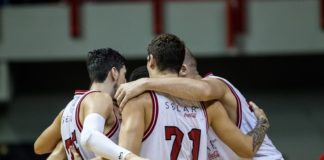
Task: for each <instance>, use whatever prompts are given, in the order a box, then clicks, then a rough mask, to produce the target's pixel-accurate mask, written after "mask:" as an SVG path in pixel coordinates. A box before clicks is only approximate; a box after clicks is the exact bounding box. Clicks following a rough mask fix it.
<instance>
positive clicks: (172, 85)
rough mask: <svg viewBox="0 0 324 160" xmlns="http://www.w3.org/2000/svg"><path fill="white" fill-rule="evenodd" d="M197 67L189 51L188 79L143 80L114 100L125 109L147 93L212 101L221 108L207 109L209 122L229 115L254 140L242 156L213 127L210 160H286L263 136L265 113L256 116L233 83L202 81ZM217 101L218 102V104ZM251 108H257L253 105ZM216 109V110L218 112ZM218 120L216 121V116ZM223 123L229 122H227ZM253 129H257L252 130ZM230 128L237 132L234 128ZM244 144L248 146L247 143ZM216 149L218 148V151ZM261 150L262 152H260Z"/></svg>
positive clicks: (214, 79)
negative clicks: (125, 106)
mask: <svg viewBox="0 0 324 160" xmlns="http://www.w3.org/2000/svg"><path fill="white" fill-rule="evenodd" d="M196 66H197V62H196V60H195V58H194V57H193V56H192V54H191V53H190V51H189V50H188V49H186V58H185V61H184V64H183V66H182V68H181V71H180V72H179V74H180V76H183V77H188V78H176V77H172V78H154V79H140V80H138V81H135V82H131V83H128V84H125V85H122V86H120V87H119V89H118V90H117V92H116V95H115V97H116V98H117V101H118V103H120V107H123V105H124V104H125V102H127V101H128V99H130V98H132V97H134V96H136V95H138V94H139V93H142V92H144V91H145V90H155V91H159V92H164V93H168V94H170V95H173V96H178V97H180V98H184V99H189V100H197V101H209V102H208V103H207V105H210V103H212V105H215V106H217V105H218V106H221V107H208V109H207V111H208V116H209V117H208V118H210V117H214V114H216V113H217V114H218V115H219V116H223V117H226V114H225V113H227V115H228V117H227V118H228V119H229V120H230V121H232V123H233V124H236V126H237V128H239V129H240V130H241V132H243V133H244V134H247V135H250V138H252V139H253V140H251V141H250V144H251V145H248V146H247V147H248V148H247V149H248V151H249V152H246V151H244V152H245V153H244V152H243V153H244V154H242V151H241V150H242V147H240V146H238V145H235V144H233V143H235V142H233V141H232V140H233V139H232V140H231V139H228V137H229V135H226V134H225V135H224V134H223V133H224V132H222V131H221V130H219V129H217V128H219V126H217V125H216V126H214V128H213V125H211V127H212V128H213V130H209V157H214V158H215V159H217V158H222V159H238V156H241V157H251V156H254V159H283V158H282V155H281V153H280V152H279V151H278V150H277V149H276V148H275V146H274V145H273V144H272V142H271V140H270V139H269V138H268V136H264V134H265V132H266V130H267V129H268V127H269V124H268V122H267V118H266V116H265V115H263V111H262V110H261V111H260V112H261V114H259V113H256V116H255V115H254V114H253V112H252V111H251V109H250V108H249V104H248V103H247V102H246V100H245V98H244V97H243V95H242V94H241V93H240V92H239V91H238V90H237V89H236V88H235V87H234V86H233V85H232V84H231V83H230V82H228V81H227V80H225V79H223V78H221V77H217V76H212V75H209V76H208V77H206V78H204V79H201V76H200V75H199V74H198V71H197V68H196ZM189 78H191V79H189ZM213 100H214V102H213ZM215 100H218V102H216V101H215ZM213 103H214V104H213ZM251 105H252V106H255V105H254V104H251ZM255 107H256V106H255ZM215 108H217V109H216V110H215ZM222 112H223V114H222ZM258 112H259V111H258ZM215 117H216V118H217V116H215ZM211 121H212V120H210V122H211ZM224 122H227V121H226V118H225V120H224ZM227 125H228V126H230V125H231V124H229V123H227ZM220 126H222V125H220ZM254 126H256V127H255V128H254V129H253V127H254ZM229 128H231V129H234V128H233V127H229ZM214 132H216V133H217V134H215V133H214ZM231 133H234V132H231ZM216 135H217V136H216ZM218 136H219V137H218ZM236 137H237V136H236ZM234 138H235V137H234ZM263 139H264V140H263ZM242 140H243V139H242ZM242 142H243V144H244V143H245V144H246V142H247V141H242ZM262 142H263V143H262ZM248 144H249V143H248ZM260 145H261V147H260ZM216 146H218V150H217V151H216ZM228 146H229V147H228ZM259 147H260V149H259V150H258V148H259ZM230 148H231V149H230ZM213 149H214V150H213ZM233 151H234V152H235V153H236V154H235V153H234V152H233ZM215 152H217V154H215ZM218 153H219V154H221V155H219V154H218ZM237 155H238V156H237Z"/></svg>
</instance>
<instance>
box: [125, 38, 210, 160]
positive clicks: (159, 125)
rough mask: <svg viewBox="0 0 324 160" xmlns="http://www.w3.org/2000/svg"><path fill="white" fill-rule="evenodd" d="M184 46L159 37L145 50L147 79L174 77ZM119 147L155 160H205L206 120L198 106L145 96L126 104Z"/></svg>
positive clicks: (165, 97) (177, 40) (155, 96)
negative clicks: (146, 52) (148, 77)
mask: <svg viewBox="0 0 324 160" xmlns="http://www.w3.org/2000/svg"><path fill="white" fill-rule="evenodd" d="M184 56H185V45H184V43H183V42H182V41H181V40H180V39H179V38H178V37H176V36H175V35H172V34H162V35H159V36H157V37H156V38H154V39H153V40H152V41H151V43H150V44H149V46H148V62H147V68H148V70H149V75H150V77H177V76H178V73H179V71H180V69H181V65H182V63H183V60H184ZM122 119H123V123H122V126H121V130H120V138H119V145H120V146H122V147H125V148H126V149H129V150H130V151H132V152H133V153H135V154H139V155H140V156H142V157H146V158H149V159H154V160H167V159H171V160H176V159H192V160H198V159H199V160H206V159H207V127H208V126H207V125H208V124H207V119H206V115H205V110H204V108H203V107H202V106H200V104H199V103H195V104H194V105H190V106H189V105H184V103H181V102H180V101H177V100H176V99H175V98H171V97H168V96H165V95H163V94H161V93H157V92H146V93H143V94H141V95H139V96H138V97H136V98H133V99H131V100H129V101H128V102H127V103H126V107H125V108H124V109H123V111H122Z"/></svg>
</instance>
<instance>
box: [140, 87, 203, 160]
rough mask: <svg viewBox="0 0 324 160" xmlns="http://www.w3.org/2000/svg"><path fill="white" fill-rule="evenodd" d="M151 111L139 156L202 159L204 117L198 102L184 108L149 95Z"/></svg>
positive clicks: (168, 99) (157, 159)
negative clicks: (151, 104) (151, 105)
mask: <svg viewBox="0 0 324 160" xmlns="http://www.w3.org/2000/svg"><path fill="white" fill-rule="evenodd" d="M150 94H151V98H152V103H153V109H152V118H151V119H152V120H151V122H150V126H149V127H148V129H147V130H146V131H145V133H144V136H143V140H142V146H141V152H140V155H141V156H142V157H145V158H149V159H152V160H189V159H190V160H206V159H207V128H208V123H207V117H206V116H207V115H206V110H205V108H204V107H202V105H201V104H200V103H197V102H196V103H191V105H187V104H186V105H184V104H183V103H180V102H179V101H176V100H175V99H174V98H173V97H169V96H164V95H163V94H160V93H155V92H150Z"/></svg>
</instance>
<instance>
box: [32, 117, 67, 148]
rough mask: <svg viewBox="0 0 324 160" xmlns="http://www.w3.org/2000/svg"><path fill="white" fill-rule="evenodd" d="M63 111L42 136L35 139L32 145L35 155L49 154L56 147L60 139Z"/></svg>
mask: <svg viewBox="0 0 324 160" xmlns="http://www.w3.org/2000/svg"><path fill="white" fill-rule="evenodd" d="M62 114H63V111H61V112H60V113H59V114H58V115H57V116H56V118H55V119H54V121H53V122H52V124H51V125H50V126H49V127H47V128H46V129H45V130H44V131H43V132H42V134H41V135H40V136H39V137H38V138H37V139H36V141H35V143H34V152H35V153H36V154H45V153H50V152H52V151H53V149H54V148H55V147H56V145H57V143H58V142H59V141H60V139H61V118H62Z"/></svg>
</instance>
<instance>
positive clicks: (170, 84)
mask: <svg viewBox="0 0 324 160" xmlns="http://www.w3.org/2000/svg"><path fill="white" fill-rule="evenodd" d="M146 90H153V91H157V92H163V93H168V94H170V95H172V96H175V97H179V98H183V99H187V100H193V101H209V100H215V99H221V98H222V97H223V96H224V95H225V93H226V91H227V87H226V84H225V83H224V82H222V81H221V80H219V79H216V78H208V77H207V78H204V79H202V80H197V79H191V78H182V77H168V78H142V79H139V80H137V81H133V82H129V83H126V84H122V85H120V87H119V88H118V90H117V92H116V94H115V98H116V99H117V102H118V104H119V105H120V107H122V108H123V107H124V105H125V103H126V102H127V101H128V100H129V99H131V98H133V97H136V96H137V95H139V94H141V93H142V92H144V91H146Z"/></svg>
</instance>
